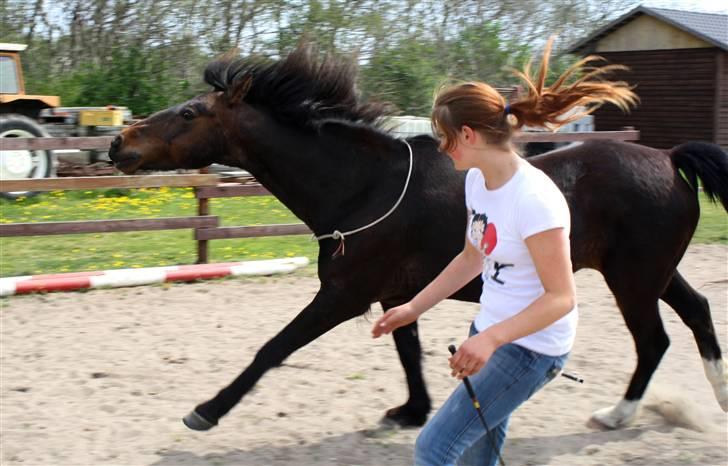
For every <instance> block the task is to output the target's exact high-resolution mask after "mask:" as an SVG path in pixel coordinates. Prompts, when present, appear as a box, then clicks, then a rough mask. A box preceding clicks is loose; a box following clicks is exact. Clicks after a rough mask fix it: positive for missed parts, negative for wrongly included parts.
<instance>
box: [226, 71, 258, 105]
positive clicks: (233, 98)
mask: <svg viewBox="0 0 728 466" xmlns="http://www.w3.org/2000/svg"><path fill="white" fill-rule="evenodd" d="M252 85H253V77H252V76H250V75H248V76H244V77H243V78H242V79H238V80H236V81H235V82H234V83H233V85H232V86H231V87H230V91H229V93H228V100H229V102H230V103H231V104H237V103H240V102H242V101H243V99H244V98H245V95H246V94H247V93H248V91H249V90H250V86H252Z"/></svg>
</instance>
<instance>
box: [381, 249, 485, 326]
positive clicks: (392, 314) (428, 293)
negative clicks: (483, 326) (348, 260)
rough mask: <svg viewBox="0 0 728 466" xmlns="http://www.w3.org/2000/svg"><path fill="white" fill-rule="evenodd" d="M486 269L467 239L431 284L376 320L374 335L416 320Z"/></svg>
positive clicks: (478, 254) (481, 257)
mask: <svg viewBox="0 0 728 466" xmlns="http://www.w3.org/2000/svg"><path fill="white" fill-rule="evenodd" d="M482 271H483V256H482V255H481V254H480V251H478V250H477V249H476V248H475V246H473V245H472V243H470V241H469V240H468V239H467V238H465V246H464V247H463V250H462V252H461V253H460V254H458V255H457V256H455V258H453V260H451V261H450V263H449V264H448V265H447V266H446V267H445V268H444V269H443V270H442V272H440V274H439V275H438V276H437V277H436V278H435V279H434V280H432V281H431V282H430V284H429V285H427V286H426V287H425V288H424V289H423V290H422V291H420V292H419V293H418V294H417V295H416V296H415V297H414V298H412V300H411V301H409V302H407V303H405V304H402V305H401V306H397V307H394V308H392V309H390V310H389V311H387V312H385V313H384V315H383V316H382V317H380V318H379V319H378V320H377V321H376V322H375V323H374V327H372V336H373V337H374V338H377V337H379V336H381V335H382V334H385V333H390V332H392V331H393V330H395V329H397V328H399V327H402V326H403V325H407V324H409V323H412V322H414V321H415V320H417V318H418V317H419V316H420V315H422V313H424V312H425V311H427V310H428V309H430V308H431V307H432V306H434V305H435V304H437V303H439V302H440V301H442V300H443V299H445V298H447V297H448V296H450V295H452V294H453V293H455V292H456V291H458V290H459V289H460V288H462V287H463V286H465V285H467V284H468V283H470V281H471V280H472V279H473V278H475V277H476V276H478V274H479V273H481V272H482Z"/></svg>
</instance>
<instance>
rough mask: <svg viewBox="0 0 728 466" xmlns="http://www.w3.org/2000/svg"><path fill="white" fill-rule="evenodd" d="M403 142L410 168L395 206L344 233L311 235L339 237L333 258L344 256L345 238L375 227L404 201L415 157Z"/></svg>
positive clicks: (322, 237) (317, 237)
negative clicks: (371, 220)
mask: <svg viewBox="0 0 728 466" xmlns="http://www.w3.org/2000/svg"><path fill="white" fill-rule="evenodd" d="M402 142H404V143H405V145H406V146H407V149H408V150H409V170H408V171H407V180H406V181H405V182H404V189H402V194H400V195H399V199H397V202H395V204H394V206H392V208H391V209H389V211H388V212H387V213H386V214H384V215H382V216H381V217H379V218H378V219H377V220H375V221H373V222H372V223H370V224H368V225H364V226H363V227H359V228H357V229H355V230H350V231H345V232H343V233H342V232H340V231H339V230H334V232H333V233H329V234H326V235H321V236H316V235H313V236H312V237H311V240H313V239H317V240H319V241H321V240H322V239H327V238H332V239H338V240H339V241H340V243H339V247H338V248H336V251H334V253H333V254H332V255H331V258H332V259H333V258H336V257H338V256H343V255H344V253H345V252H346V248H345V246H344V240H345V239H346V237H347V236H349V235H353V234H355V233H359V232H360V231H364V230H366V229H367V228H371V227H373V226H374V225H376V224H377V223H379V222H381V221H382V220H384V219H385V218H387V217H389V216H390V215H391V214H392V212H394V211H395V210H396V209H397V207H399V204H400V203H401V202H402V199H403V198H404V195H405V193H406V192H407V187H408V186H409V182H410V178H411V177H412V166H413V165H414V158H413V156H412V146H410V145H409V143H408V142H407V141H405V140H404V139H402Z"/></svg>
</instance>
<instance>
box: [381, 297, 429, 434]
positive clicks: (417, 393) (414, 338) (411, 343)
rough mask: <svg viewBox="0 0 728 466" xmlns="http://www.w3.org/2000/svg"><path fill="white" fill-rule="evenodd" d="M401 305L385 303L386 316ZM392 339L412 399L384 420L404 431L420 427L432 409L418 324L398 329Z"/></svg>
mask: <svg viewBox="0 0 728 466" xmlns="http://www.w3.org/2000/svg"><path fill="white" fill-rule="evenodd" d="M403 302H404V301H403ZM398 304H400V303H399V302H397V303H390V302H386V303H385V302H382V307H383V308H384V311H385V312H386V311H387V310H389V309H391V308H392V307H394V306H396V305H398ZM392 335H393V337H394V344H395V346H396V347H397V353H398V354H399V360H400V362H401V363H402V367H403V368H404V372H405V376H406V378H407V388H408V390H409V398H408V399H407V402H406V403H405V404H403V405H402V406H397V407H396V408H392V409H390V410H388V411H387V413H386V414H385V417H384V420H385V421H386V422H393V423H396V424H398V425H400V426H402V427H413V426H414V427H419V426H422V425H424V423H425V421H427V415H428V414H429V412H430V409H431V406H430V397H429V395H428V394H427V388H426V387H425V380H424V378H423V376H422V347H421V346H420V337H419V335H418V333H417V322H416V321H415V322H413V323H411V324H409V325H406V326H404V327H400V328H398V329H397V330H395V331H394V332H392Z"/></svg>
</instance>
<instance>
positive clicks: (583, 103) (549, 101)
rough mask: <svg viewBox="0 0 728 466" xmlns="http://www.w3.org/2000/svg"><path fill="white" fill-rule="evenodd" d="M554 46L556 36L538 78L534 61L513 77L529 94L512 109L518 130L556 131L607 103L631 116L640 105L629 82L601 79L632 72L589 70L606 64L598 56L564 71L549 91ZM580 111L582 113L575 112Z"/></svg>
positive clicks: (613, 67) (614, 68) (608, 68)
mask: <svg viewBox="0 0 728 466" xmlns="http://www.w3.org/2000/svg"><path fill="white" fill-rule="evenodd" d="M553 42H554V37H553V36H552V37H551V38H549V40H548V42H547V43H546V48H545V49H544V54H543V58H542V60H541V65H540V67H539V70H538V75H537V76H532V75H531V63H532V60H529V62H528V63H527V64H526V66H525V67H524V69H523V71H518V70H513V74H515V75H516V76H517V77H518V78H520V79H521V81H522V82H523V84H524V85H525V87H526V89H527V90H528V92H527V93H526V95H525V96H523V97H517V98H516V100H515V101H514V102H511V103H510V105H509V111H510V113H511V114H512V115H514V116H515V120H517V121H515V122H514V121H513V119H511V123H512V125H513V126H515V128H521V127H522V126H536V127H543V128H548V129H552V130H556V129H558V128H559V127H561V126H563V125H565V124H568V123H571V122H572V121H576V120H578V119H580V118H582V117H584V116H586V115H588V114H590V113H592V112H594V111H595V110H596V109H598V108H599V107H601V106H602V105H603V104H604V103H606V102H608V103H611V104H614V105H616V106H617V107H619V108H620V109H621V110H622V111H624V112H629V110H630V108H631V107H632V106H633V105H635V104H636V103H637V102H638V101H639V98H638V97H637V95H636V94H635V93H634V92H632V88H631V87H630V86H629V84H627V83H626V82H624V81H603V80H601V79H600V78H602V77H603V76H604V75H606V74H608V73H611V72H613V71H617V70H625V69H628V68H627V67H626V66H623V65H604V66H600V67H589V66H587V65H589V64H591V63H593V62H595V61H601V60H604V59H603V58H602V57H599V56H596V55H590V56H588V57H586V58H583V59H581V60H579V61H577V62H576V63H574V64H573V65H571V66H570V67H569V68H568V69H567V70H566V71H564V73H563V74H562V75H561V76H560V77H559V78H558V79H557V80H556V82H554V83H553V84H551V85H550V86H548V87H547V86H545V83H546V76H547V75H548V69H549V61H550V57H551V48H552V46H553ZM581 73H583V75H582V76H581V77H579V78H578V79H577V80H576V81H574V82H573V83H571V84H567V81H568V80H569V78H571V77H572V76H575V75H579V74H581ZM577 107H581V109H580V110H579V111H577V112H571V111H572V110H573V109H575V108H577ZM570 112H571V113H570ZM567 114H568V115H567Z"/></svg>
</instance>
